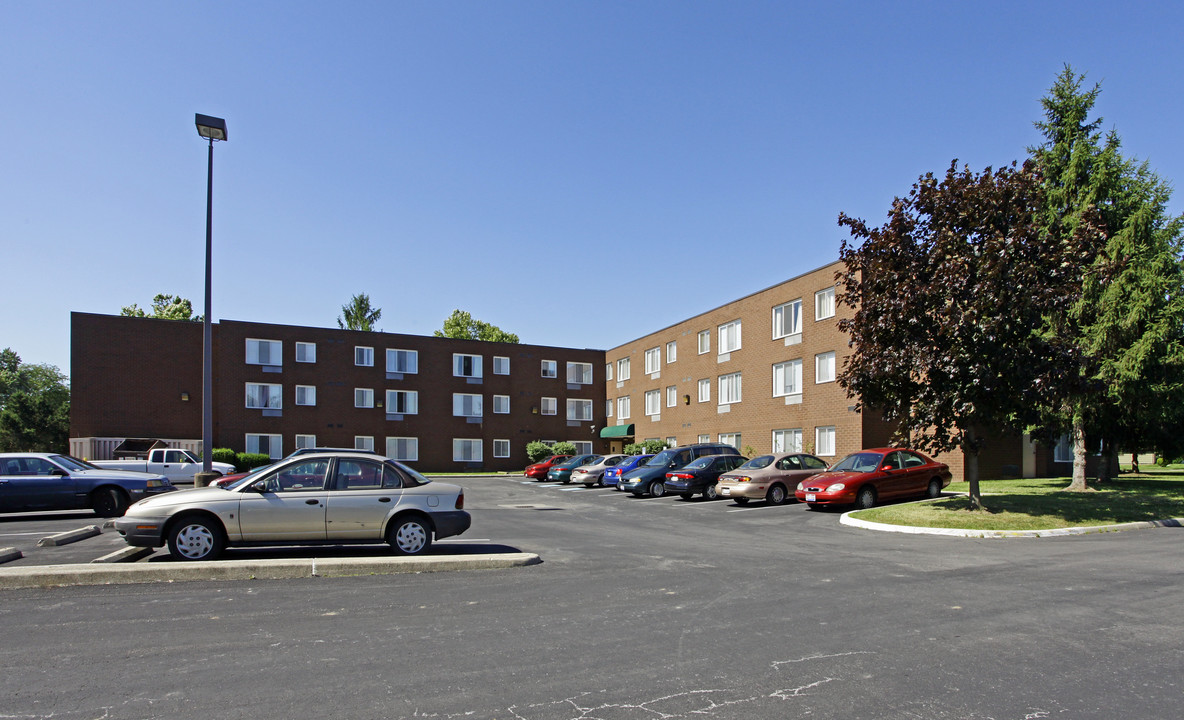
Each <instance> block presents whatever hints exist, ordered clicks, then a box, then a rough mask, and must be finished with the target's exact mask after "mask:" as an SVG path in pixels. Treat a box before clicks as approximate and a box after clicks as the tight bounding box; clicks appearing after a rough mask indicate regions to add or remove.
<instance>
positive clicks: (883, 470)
mask: <svg viewBox="0 0 1184 720" xmlns="http://www.w3.org/2000/svg"><path fill="white" fill-rule="evenodd" d="M895 469H896V468H894V467H892V466H891V465H885V466H883V467H881V468H880V472H892V471H893V470H895Z"/></svg>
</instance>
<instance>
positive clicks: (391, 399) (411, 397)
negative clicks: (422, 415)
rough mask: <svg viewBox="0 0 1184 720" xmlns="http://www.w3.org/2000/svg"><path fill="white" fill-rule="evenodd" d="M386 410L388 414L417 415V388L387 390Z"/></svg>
mask: <svg viewBox="0 0 1184 720" xmlns="http://www.w3.org/2000/svg"><path fill="white" fill-rule="evenodd" d="M386 412H387V414H388V415H418V414H419V391H418V390H387V391H386Z"/></svg>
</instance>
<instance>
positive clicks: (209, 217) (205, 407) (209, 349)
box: [194, 113, 226, 486]
mask: <svg viewBox="0 0 1184 720" xmlns="http://www.w3.org/2000/svg"><path fill="white" fill-rule="evenodd" d="M194 120H195V121H196V123H197V134H198V135H200V136H202V137H203V138H206V139H207V140H209V141H210V153H209V161H208V162H207V165H206V314H205V317H203V318H202V330H203V333H202V379H201V472H202V474H203V475H205V477H204V478H203V479H202V480H203V481H201V482H199V481H198V480H197V478H196V477H195V478H194V484H195V485H199V486H200V485H205V484H207V483H208V482H209V477H210V475H211V474H212V470H211V465H210V463H211V462H212V461H213V456H214V330H213V326H212V325H211V322H212V319H213V314H212V312H213V311H212V308H211V304H210V295H211V294H212V286H213V283H212V281H211V278H212V275H213V273H212V259H213V247H214V141H215V140H225V139H226V121H225V120H223V119H222V118H216V117H210V116H209V115H202V114H201V113H197V114H196V117H195V118H194Z"/></svg>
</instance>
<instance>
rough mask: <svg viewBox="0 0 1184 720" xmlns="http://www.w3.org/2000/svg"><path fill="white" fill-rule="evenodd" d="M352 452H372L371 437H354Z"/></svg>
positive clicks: (372, 438) (372, 437)
mask: <svg viewBox="0 0 1184 720" xmlns="http://www.w3.org/2000/svg"><path fill="white" fill-rule="evenodd" d="M354 450H369V451H370V452H374V436H373V435H354Z"/></svg>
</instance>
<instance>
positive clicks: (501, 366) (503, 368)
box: [493, 355, 510, 375]
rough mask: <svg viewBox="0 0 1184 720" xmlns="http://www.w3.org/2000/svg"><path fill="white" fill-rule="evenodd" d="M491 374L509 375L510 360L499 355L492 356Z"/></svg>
mask: <svg viewBox="0 0 1184 720" xmlns="http://www.w3.org/2000/svg"><path fill="white" fill-rule="evenodd" d="M493 374H494V375H509V374H510V358H508V357H502V356H500V355H494V356H493Z"/></svg>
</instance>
